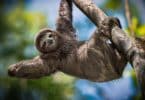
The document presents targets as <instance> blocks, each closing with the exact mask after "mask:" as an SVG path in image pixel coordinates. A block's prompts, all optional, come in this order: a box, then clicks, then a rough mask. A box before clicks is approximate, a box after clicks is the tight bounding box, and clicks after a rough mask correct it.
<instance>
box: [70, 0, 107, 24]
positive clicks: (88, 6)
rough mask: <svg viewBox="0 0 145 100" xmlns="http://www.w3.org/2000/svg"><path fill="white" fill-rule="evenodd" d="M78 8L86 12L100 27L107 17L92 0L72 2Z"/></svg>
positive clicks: (75, 0)
mask: <svg viewBox="0 0 145 100" xmlns="http://www.w3.org/2000/svg"><path fill="white" fill-rule="evenodd" d="M72 1H73V2H74V3H75V4H76V6H77V7H78V8H79V9H80V10H81V11H82V12H84V13H85V14H86V15H87V16H88V17H89V18H90V20H92V22H93V23H94V24H95V25H97V26H98V25H99V24H100V22H101V21H103V20H104V19H105V18H106V17H107V16H106V15H105V13H104V12H102V11H101V9H99V8H98V7H96V5H95V4H94V3H93V2H92V0H72Z"/></svg>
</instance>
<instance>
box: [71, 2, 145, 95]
mask: <svg viewBox="0 0 145 100" xmlns="http://www.w3.org/2000/svg"><path fill="white" fill-rule="evenodd" d="M72 1H73V2H74V3H75V4H76V6H77V7H78V8H80V10H81V11H82V12H84V13H85V14H86V15H87V16H88V17H89V18H90V19H91V20H92V22H93V23H94V24H96V25H97V26H99V24H101V22H102V21H103V20H104V19H105V18H107V16H106V15H105V14H104V13H103V11H101V10H100V9H99V8H98V7H97V6H96V5H95V4H93V3H92V0H72ZM110 38H111V41H112V42H113V43H114V45H115V46H116V47H117V49H118V50H119V51H120V52H122V53H123V54H124V55H125V56H126V58H127V59H128V61H129V62H130V63H131V64H132V66H133V67H134V69H135V72H136V75H137V79H138V81H139V83H140V87H141V90H142V97H143V98H145V50H144V49H143V48H142V47H141V48H140V47H138V46H137V42H135V40H133V39H132V38H130V37H129V36H128V35H126V33H125V32H124V31H123V30H121V29H120V28H119V27H117V26H115V27H113V29H112V31H111V37H110ZM143 55H144V56H143Z"/></svg>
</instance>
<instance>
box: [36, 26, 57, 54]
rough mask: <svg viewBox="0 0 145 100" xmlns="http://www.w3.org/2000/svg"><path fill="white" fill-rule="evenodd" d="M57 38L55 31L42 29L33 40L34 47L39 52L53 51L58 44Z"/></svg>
mask: <svg viewBox="0 0 145 100" xmlns="http://www.w3.org/2000/svg"><path fill="white" fill-rule="evenodd" d="M59 38H60V37H59V35H58V33H57V32H55V31H52V30H50V29H42V30H40V32H39V33H38V35H37V37H36V40H35V45H36V48H37V49H38V50H39V52H41V53H49V52H52V51H55V50H56V49H57V48H58V46H59V45H58V44H59V43H58V39H59Z"/></svg>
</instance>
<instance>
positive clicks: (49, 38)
mask: <svg viewBox="0 0 145 100" xmlns="http://www.w3.org/2000/svg"><path fill="white" fill-rule="evenodd" d="M56 46H57V36H56V35H55V34H54V33H53V32H47V33H46V34H45V35H44V36H43V37H42V39H41V41H40V47H41V48H45V49H54V48H55V47H56Z"/></svg>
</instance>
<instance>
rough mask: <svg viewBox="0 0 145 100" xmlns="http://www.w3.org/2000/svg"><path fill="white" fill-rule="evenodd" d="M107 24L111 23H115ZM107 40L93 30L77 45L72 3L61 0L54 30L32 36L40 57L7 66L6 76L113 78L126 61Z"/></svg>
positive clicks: (44, 30) (102, 79) (101, 80)
mask: <svg viewBox="0 0 145 100" xmlns="http://www.w3.org/2000/svg"><path fill="white" fill-rule="evenodd" d="M110 23H112V24H115V23H116V20H115V19H114V21H110ZM98 29H99V28H98ZM107 40H108V39H107V38H105V36H103V35H102V34H101V32H100V31H99V30H96V31H95V32H94V34H93V35H92V36H91V38H90V39H89V40H88V41H85V42H84V43H82V44H81V45H80V42H79V41H78V40H77V39H76V35H75V29H74V27H73V25H72V2H71V0H61V3H60V7H59V16H58V19H57V24H56V30H55V31H54V30H51V29H48V28H46V29H42V30H41V31H40V32H38V35H37V37H36V40H35V44H36V48H37V49H38V51H39V52H40V56H37V57H35V58H34V59H32V60H26V61H21V62H19V63H17V64H13V65H11V66H10V67H9V69H8V73H9V75H11V76H15V77H22V78H39V77H42V76H47V75H50V74H52V73H54V72H57V71H62V72H64V73H67V74H69V75H73V76H76V77H79V78H83V79H88V80H91V81H97V82H104V81H109V80H113V79H117V78H119V77H120V76H121V75H122V71H123V69H124V67H125V65H126V60H125V58H124V57H123V55H121V54H120V53H119V52H118V51H117V50H116V49H115V48H114V47H113V45H112V44H111V43H109V42H107Z"/></svg>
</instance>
